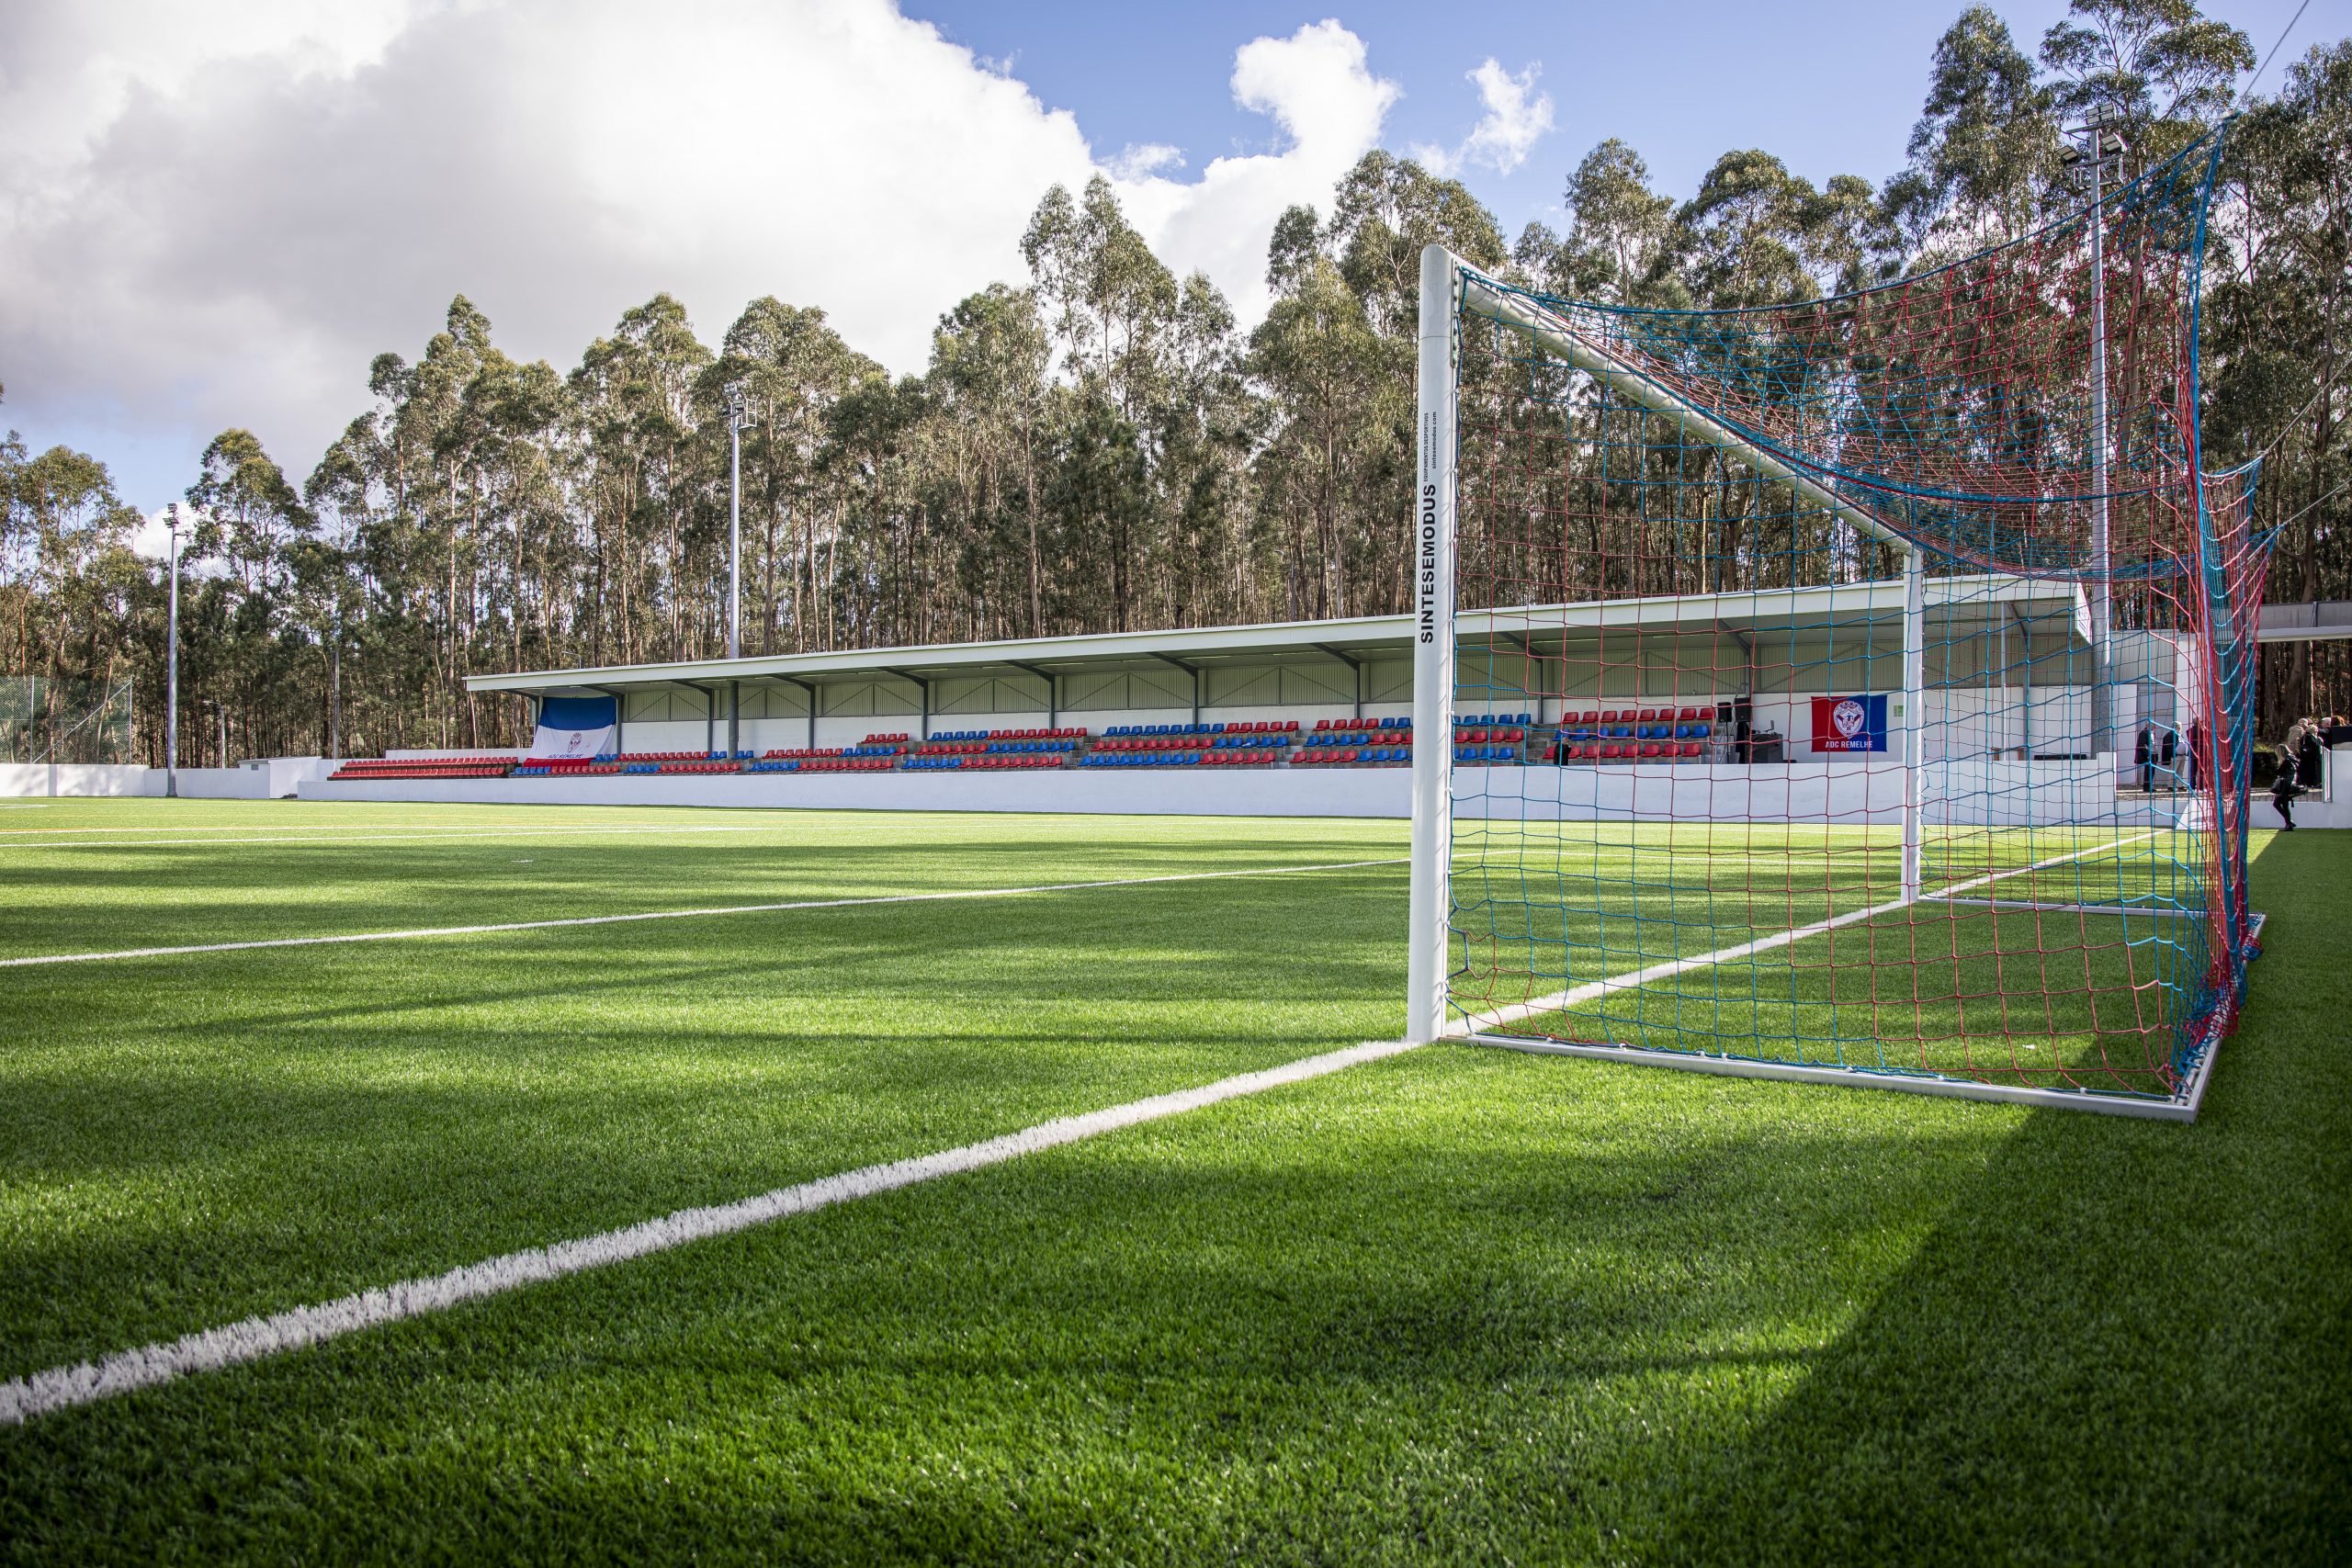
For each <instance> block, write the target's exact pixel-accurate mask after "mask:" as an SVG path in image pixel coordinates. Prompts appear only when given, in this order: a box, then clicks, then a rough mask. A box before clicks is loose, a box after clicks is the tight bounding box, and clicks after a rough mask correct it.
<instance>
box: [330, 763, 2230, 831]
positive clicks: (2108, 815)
mask: <svg viewBox="0 0 2352 1568" xmlns="http://www.w3.org/2000/svg"><path fill="white" fill-rule="evenodd" d="M1454 778H1455V785H1454V787H1455V795H1456V802H1457V804H1456V809H1457V811H1458V812H1459V813H1460V814H1461V815H1463V816H1464V817H1487V818H1509V819H1525V820H1613V819H1620V818H1638V819H1643V820H1660V821H1691V822H1704V821H1747V820H1755V821H1768V822H1777V821H1797V822H1825V821H1837V822H1848V823H1862V822H1872V823H1894V822H1900V821H1901V820H1902V814H1903V769H1902V768H1901V766H1900V765H1897V764H1891V763H1889V762H1888V761H1885V760H1884V759H1871V760H1868V761H1863V760H1858V759H1851V758H1836V759H1828V760H1825V761H1816V762H1792V763H1789V764H1787V765H1785V766H1781V767H1772V766H1763V767H1754V768H1746V767H1737V766H1731V765H1710V764H1697V763H1679V764H1677V763H1658V764H1655V765H1651V764H1644V765H1638V766H1627V767H1601V768H1550V767H1528V768H1517V767H1513V768H1467V767H1465V768H1460V769H1457V770H1455V774H1454ZM1922 783H1923V784H1924V786H1925V789H1924V793H1925V795H1926V799H1927V803H1928V806H1927V820H1928V823H1929V824H1930V825H1935V824H1941V823H1954V824H1966V825H2021V824H2025V823H2035V824H2045V825H2058V824H2064V823H2068V822H2080V823H2114V822H2124V823H2133V824H2146V825H2150V826H2154V825H2159V824H2165V825H2168V824H2170V823H2171V822H2172V821H2173V820H2174V818H2175V816H2176V814H2177V811H2178V810H2179V809H2180V808H2181V807H2185V806H2186V805H2187V797H2186V796H2183V797H2181V799H2180V801H2179V802H2178V803H2177V804H2176V803H2174V802H2172V801H2170V800H2167V799H2165V798H2164V797H2161V796H2160V797H2156V798H2155V799H2154V800H2150V801H2146V802H2140V803H2135V804H2132V805H2131V806H2128V807H2120V806H2119V804H2118V802H2117V799H2116V796H2115V792H2114V787H2113V784H2112V782H2111V775H2110V774H2106V773H2104V772H2103V770H2102V768H2101V767H2100V765H2099V764H2098V762H2095V761H2083V762H2018V761H1993V760H1990V759H1970V760H1966V761H1957V762H1953V763H1950V764H1939V763H1930V764H1928V768H1927V770H1926V777H1925V779H1924V780H1923V781H1922ZM301 795H302V798H303V799H305V800H413V801H435V802H445V801H479V802H486V803H497V804H514V805H524V804H562V805H575V806H590V805H593V806H737V807H743V806H753V807H799V808H802V809H809V810H832V811H876V810H880V811H1033V812H1053V813H1080V814H1102V815H1114V816H1115V815H1161V816H1194V817H1221V816H1231V817H1397V818H1402V817H1408V816H1410V815H1411V812H1412V774H1411V770H1409V769H1406V768H1334V769H1331V770H1329V771H1328V772H1321V771H1316V770H1311V769H1306V768H1301V769H1297V770H1295V771H1294V770H1290V769H1272V770H1269V771H1266V772H1258V771H1255V770H1252V771H1250V772H1247V773H1244V772H1240V771H1238V770H1237V771H1235V772H1232V773H1225V772H1221V771H1207V770H1200V769H1192V768H1170V769H1165V770H1162V769H1141V768H1136V769H1120V770H1116V771H1113V770H1107V769H1106V770H1103V771H1101V772H1099V773H1098V772H1092V771H1087V770H1076V769H1073V770H1069V771H1057V772H1051V773H1046V772H1039V773H1003V774H962V775H950V776H944V777H942V776H937V775H928V776H927V775H924V774H921V773H831V774H829V773H818V774H795V773H737V774H718V775H694V774H677V775H667V776H665V775H660V774H635V775H628V776H616V775H609V774H608V775H599V776H596V777H592V778H575V779H385V780H370V781H367V782H358V781H349V780H346V781H345V782H342V783H330V782H327V781H324V780H321V781H317V782H313V783H309V784H304V785H303V786H302V789H301ZM2119 812H2120V815H2119Z"/></svg>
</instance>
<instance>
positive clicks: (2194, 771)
mask: <svg viewBox="0 0 2352 1568" xmlns="http://www.w3.org/2000/svg"><path fill="white" fill-rule="evenodd" d="M2204 766H2205V720H2204V719H2203V717H2202V716H2199V717H2197V718H2192V719H2190V720H2189V721H2188V787H2189V788H2191V789H2195V788H2196V787H2197V779H2198V775H2199V773H2201V772H2202V771H2203V769H2204Z"/></svg>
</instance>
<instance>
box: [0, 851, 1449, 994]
mask: <svg viewBox="0 0 2352 1568" xmlns="http://www.w3.org/2000/svg"><path fill="white" fill-rule="evenodd" d="M1402 864H1404V861H1403V859H1402V858H1400V857H1390V858H1388V859H1385V860H1346V861H1328V862H1322V863H1317V864H1313V865H1266V866H1249V867H1245V868H1243V869H1241V870H1238V871H1182V872H1171V873H1170V874H1166V875H1163V876H1120V877H1110V878H1106V879H1103V880H1101V881H1095V882H1041V883H1036V884H1034V885H1032V886H1025V887H970V888H960V889H956V890H953V891H949V892H942V893H884V894H876V895H874V896H871V897H859V898H801V899H796V900H793V901H792V902H789V903H781V904H718V905H713V906H711V907H709V908H698V909H650V910H641V911H633V912H631V913H629V914H626V915H574V916H571V917H569V918H568V919H556V920H500V921H495V922H492V923H490V924H486V925H475V926H421V927H418V928H416V929H415V930H413V931H346V932H344V933H341V934H339V935H334V936H278V937H265V938H260V939H257V940H255V941H252V942H194V943H190V944H188V945H187V946H182V947H126V948H118V949H116V950H114V951H112V952H108V953H36V954H33V955H31V956H29V957H24V958H0V969H22V968H28V967H30V966H32V965H35V964H101V963H106V962H109V961H111V960H116V959H124V958H177V957H181V956H183V955H185V954H187V953H243V952H248V951H250V950H252V949H254V948H263V947H327V946H333V945H336V944H339V943H343V942H410V941H414V940H416V939H417V938H420V937H437V936H483V935H487V934H490V933H492V932H496V931H558V930H561V929H564V928H567V927H571V926H617V925H628V924H633V923H635V922H638V921H640V920H695V919H705V918H707V917H710V916H715V915H769V914H778V913H782V912H784V911H786V910H792V909H847V908H858V907H861V906H864V905H869V904H933V903H941V902H945V901H948V900H953V899H958V898H1017V897H1022V896H1023V895H1024V894H1030V893H1082V892H1086V891H1089V890H1091V889H1093V888H1098V887H1146V886H1153V885H1156V884H1159V883H1168V882H1216V881H1221V880H1224V879H1227V878H1231V877H1241V876H1296V875H1302V874H1308V873H1312V872H1318V871H1361V870H1363V869H1365V868H1367V867H1370V866H1376V865H1402Z"/></svg>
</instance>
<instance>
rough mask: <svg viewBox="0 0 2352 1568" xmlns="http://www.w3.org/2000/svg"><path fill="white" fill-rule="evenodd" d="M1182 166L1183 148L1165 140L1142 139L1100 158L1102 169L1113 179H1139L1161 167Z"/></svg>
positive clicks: (1175, 167) (1178, 167) (1152, 173)
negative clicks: (1171, 144)
mask: <svg viewBox="0 0 2352 1568" xmlns="http://www.w3.org/2000/svg"><path fill="white" fill-rule="evenodd" d="M1183 166H1184V150H1183V149H1182V147H1170V145H1169V144H1168V143H1167V142H1165V141H1142V142H1137V143H1135V144H1133V145H1131V146H1126V147H1122V148H1120V149H1119V150H1118V151H1117V152H1114V153H1112V154H1111V156H1109V157H1108V158H1105V159H1103V173H1105V174H1107V175H1110V176H1111V177H1112V178H1113V179H1114V180H1140V179H1147V178H1148V177H1149V176H1151V175H1156V174H1158V173H1159V172H1160V171H1161V170H1162V169H1181V168H1182V167H1183Z"/></svg>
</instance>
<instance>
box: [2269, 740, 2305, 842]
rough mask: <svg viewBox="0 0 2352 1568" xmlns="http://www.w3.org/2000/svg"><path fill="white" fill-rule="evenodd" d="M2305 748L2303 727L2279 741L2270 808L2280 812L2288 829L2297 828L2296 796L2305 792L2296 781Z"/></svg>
mask: <svg viewBox="0 0 2352 1568" xmlns="http://www.w3.org/2000/svg"><path fill="white" fill-rule="evenodd" d="M2302 750H2303V727H2302V726H2301V725H2300V724H2299V725H2297V726H2295V728H2292V729H2290V730H2289V731H2287V739H2284V740H2282V741H2280V742H2279V743H2278V773H2275V774H2273V775H2272V776H2271V779H2270V808H2271V809H2272V810H2274V811H2276V812H2278V820H2279V821H2281V822H2283V823H2285V824H2286V825H2287V826H2286V831H2288V832H2290V833H2291V832H2293V831H2294V830H2295V796H2297V795H2301V794H2302V793H2303V791H2302V787H2301V785H2300V784H2297V783H2296V782H2295V766H2296V762H2297V760H2298V759H2299V758H2301V755H2302Z"/></svg>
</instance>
